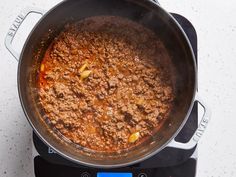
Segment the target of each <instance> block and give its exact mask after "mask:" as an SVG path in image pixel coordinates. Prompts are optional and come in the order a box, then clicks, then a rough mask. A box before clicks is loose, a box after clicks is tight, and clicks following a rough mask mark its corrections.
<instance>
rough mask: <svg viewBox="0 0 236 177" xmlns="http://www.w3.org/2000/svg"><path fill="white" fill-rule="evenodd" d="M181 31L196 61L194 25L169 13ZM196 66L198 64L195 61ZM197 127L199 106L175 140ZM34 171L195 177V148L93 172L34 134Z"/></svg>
mask: <svg viewBox="0 0 236 177" xmlns="http://www.w3.org/2000/svg"><path fill="white" fill-rule="evenodd" d="M171 14H172V15H173V17H174V18H175V19H176V20H177V21H178V23H179V24H180V25H181V26H182V28H183V29H184V31H185V33H186V35H187V37H188V38H189V41H190V43H191V45H192V48H193V51H194V54H195V56H196V60H197V34H196V31H195V29H194V27H193V25H192V24H191V23H190V22H189V21H188V20H187V19H186V18H185V17H183V16H181V15H179V14H175V13H171ZM196 62H197V61H196ZM197 127H198V105H197V104H195V105H194V106H193V109H192V112H191V114H190V116H189V119H188V121H187V122H186V124H185V126H184V127H183V129H182V130H181V131H180V133H179V134H178V135H177V137H176V138H175V139H176V140H177V141H179V142H182V143H185V142H187V141H188V140H189V139H190V138H191V137H192V136H193V134H194V132H195V130H196V129H197ZM33 144H34V147H35V149H34V152H35V153H34V171H35V176H36V177H195V175H196V164H197V147H196V146H195V147H194V148H192V149H190V150H182V149H176V148H171V147H167V148H165V149H163V150H162V151H161V152H159V153H158V154H156V155H155V156H153V157H151V158H149V159H148V160H145V161H142V162H141V163H138V164H135V165H132V166H127V167H125V168H117V169H96V168H90V167H86V166H82V165H78V164H75V163H73V162H71V161H68V160H67V159H64V158H63V157H61V156H60V155H58V154H57V153H56V152H55V151H54V150H53V149H51V148H50V147H47V146H46V145H45V144H44V143H43V142H42V141H41V140H40V139H39V138H38V137H37V135H36V134H34V133H33Z"/></svg>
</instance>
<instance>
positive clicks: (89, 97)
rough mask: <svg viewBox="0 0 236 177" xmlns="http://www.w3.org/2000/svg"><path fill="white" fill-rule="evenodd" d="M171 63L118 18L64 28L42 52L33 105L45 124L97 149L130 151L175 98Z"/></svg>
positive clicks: (156, 43)
mask: <svg viewBox="0 0 236 177" xmlns="http://www.w3.org/2000/svg"><path fill="white" fill-rule="evenodd" d="M171 67H172V64H171V60H170V57H169V56H168V54H167V51H166V49H165V47H164V45H163V43H162V42H161V40H160V39H159V38H158V37H157V36H156V35H155V34H154V33H153V32H152V31H150V30H149V29H147V28H145V27H143V26H141V25H139V24H137V23H134V22H131V21H129V20H127V19H123V18H120V17H105V16H101V17H92V18H87V19H85V20H82V21H79V22H74V23H70V24H67V25H66V26H65V29H64V30H63V31H62V32H61V33H60V34H59V35H58V37H57V38H55V40H54V41H53V42H52V43H51V45H50V46H49V47H48V49H47V51H46V53H45V56H44V58H43V60H42V63H41V67H40V72H39V80H38V83H39V101H40V104H41V105H42V109H43V110H44V112H45V115H46V117H47V119H48V120H49V122H50V123H51V126H53V127H54V128H56V129H57V130H58V131H59V132H60V133H61V134H62V135H63V136H65V137H66V138H67V139H69V140H71V141H72V142H73V143H76V144H78V145H80V146H83V147H86V148H89V149H92V150H97V151H109V152H111V151H121V150H124V149H128V148H131V147H133V146H135V145H137V144H139V143H141V142H142V141H144V139H145V138H148V137H149V136H151V135H152V134H153V133H154V131H156V130H158V128H159V127H160V126H161V124H162V123H163V122H164V120H166V119H167V118H168V116H169V113H170V111H171V106H172V102H173V100H174V88H173V85H174V84H173V82H174V81H173V79H171V77H170V75H171V74H172V70H171Z"/></svg>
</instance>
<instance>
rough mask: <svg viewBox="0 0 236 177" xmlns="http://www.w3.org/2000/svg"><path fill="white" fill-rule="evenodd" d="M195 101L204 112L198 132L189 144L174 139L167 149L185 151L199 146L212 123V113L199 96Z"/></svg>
mask: <svg viewBox="0 0 236 177" xmlns="http://www.w3.org/2000/svg"><path fill="white" fill-rule="evenodd" d="M195 101H196V102H198V103H199V104H200V105H201V106H202V108H203V110H204V113H203V116H202V119H201V121H200V123H199V125H198V128H197V130H196V131H195V133H194V134H193V136H192V138H191V139H190V140H189V141H188V142H187V143H181V142H177V141H176V140H175V139H173V140H172V141H171V142H170V143H169V144H168V145H167V147H172V148H177V149H184V150H188V149H192V148H194V147H195V146H196V145H197V143H198V141H199V140H200V138H201V137H202V135H203V133H204V132H205V130H206V128H207V125H208V123H209V121H210V118H211V111H210V109H209V107H208V106H207V105H206V104H205V103H204V101H202V99H201V98H200V97H199V96H198V95H196V98H195Z"/></svg>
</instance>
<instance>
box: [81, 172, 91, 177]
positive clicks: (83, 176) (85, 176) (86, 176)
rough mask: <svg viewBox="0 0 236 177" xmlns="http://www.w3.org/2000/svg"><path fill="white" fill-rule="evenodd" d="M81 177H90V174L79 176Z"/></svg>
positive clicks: (85, 173)
mask: <svg viewBox="0 0 236 177" xmlns="http://www.w3.org/2000/svg"><path fill="white" fill-rule="evenodd" d="M81 177H90V174H89V173H88V172H84V173H82V174H81Z"/></svg>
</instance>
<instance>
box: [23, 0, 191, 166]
mask: <svg viewBox="0 0 236 177" xmlns="http://www.w3.org/2000/svg"><path fill="white" fill-rule="evenodd" d="M99 15H113V16H122V17H125V18H128V19H130V20H133V21H136V22H138V23H140V24H142V25H144V26H146V27H148V28H150V29H151V30H153V31H154V32H155V33H156V34H157V35H158V36H160V37H161V39H162V41H163V42H164V44H165V46H166V48H167V50H168V52H169V55H170V56H171V58H172V62H173V64H174V66H175V70H176V73H177V74H176V76H174V77H176V79H177V82H176V86H175V87H176V95H177V96H176V99H175V103H174V107H173V110H172V112H171V115H170V117H169V118H168V119H167V120H166V121H165V123H164V125H163V126H162V127H161V129H160V131H158V133H157V134H155V135H154V136H153V137H152V138H150V139H149V140H148V141H145V143H143V144H142V145H140V146H137V147H136V148H134V149H132V150H131V151H129V152H124V153H121V154H118V153H113V154H104V153H103V154H102V153H98V152H91V151H90V152H86V151H84V150H83V149H78V148H76V147H74V146H73V145H71V144H70V143H67V142H65V141H63V140H62V139H61V138H60V137H58V136H56V135H55V134H54V133H53V132H52V131H51V130H50V128H49V127H48V125H47V124H45V122H44V121H43V119H42V118H40V115H41V114H40V109H39V108H38V103H37V100H38V96H37V87H36V78H37V72H38V66H39V63H40V62H41V60H42V56H43V55H44V52H45V50H46V48H47V47H48V45H49V44H50V42H51V41H52V40H53V38H54V37H55V36H56V35H57V34H58V33H59V32H60V30H61V29H62V28H63V26H64V24H65V23H66V22H68V20H70V19H73V20H80V19H83V18H86V17H91V16H99ZM194 62H195V60H194V55H193V52H192V49H191V47H190V45H189V43H188V41H187V39H186V37H185V35H184V34H183V32H182V30H181V29H180V27H179V26H178V25H177V24H176V22H175V21H174V20H173V19H172V17H171V16H170V15H169V14H168V13H166V12H165V11H164V10H163V9H162V8H160V7H159V6H157V5H156V4H154V3H152V2H150V1H148V0H139V1H131V0H99V1H98V0H68V1H63V2H62V3H60V4H59V5H58V6H56V7H55V8H53V9H52V10H50V11H49V12H48V13H47V14H46V15H45V16H44V17H43V18H42V19H41V20H40V22H39V23H38V24H37V25H36V27H35V28H34V29H33V31H32V32H31V34H30V35H29V37H28V39H27V41H26V43H25V46H24V48H23V51H22V54H21V58H20V63H19V68H18V89H19V94H20V99H21V103H22V106H23V108H24V111H25V114H26V116H27V118H28V120H29V122H30V124H31V125H32V126H33V128H34V131H35V132H36V133H37V134H38V136H39V137H40V138H41V139H42V140H43V141H44V142H45V143H47V145H49V146H51V147H52V148H53V149H55V150H56V151H57V152H58V153H60V154H61V155H63V156H64V157H66V158H68V159H70V160H72V161H74V162H77V163H82V164H84V165H89V166H94V167H120V166H126V165H129V164H133V163H136V162H139V161H141V160H144V159H146V158H148V157H150V156H151V155H153V154H155V153H157V152H159V151H160V150H161V149H162V148H164V146H165V145H166V144H167V143H168V142H169V141H170V140H171V139H172V138H173V137H175V135H176V133H177V132H178V130H179V129H180V128H181V127H182V126H183V124H184V123H185V122H186V120H187V114H188V113H189V111H190V109H191V107H192V103H193V98H194V94H195V87H196V68H195V63H194Z"/></svg>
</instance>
